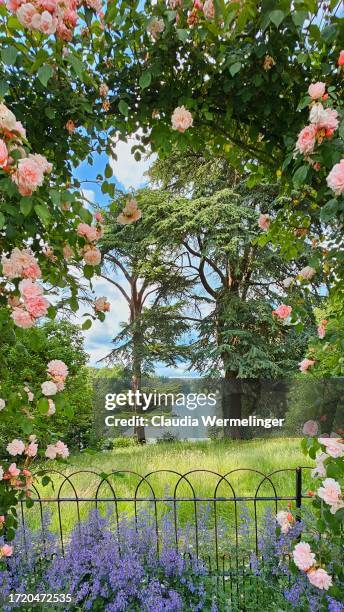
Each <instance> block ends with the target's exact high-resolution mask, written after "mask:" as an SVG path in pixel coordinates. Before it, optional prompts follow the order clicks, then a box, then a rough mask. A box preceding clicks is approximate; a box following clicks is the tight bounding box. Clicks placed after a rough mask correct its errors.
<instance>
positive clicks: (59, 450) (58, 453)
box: [45, 440, 69, 459]
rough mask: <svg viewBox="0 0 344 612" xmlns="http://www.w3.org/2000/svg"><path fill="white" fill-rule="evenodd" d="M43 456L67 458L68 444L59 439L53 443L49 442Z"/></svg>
mask: <svg viewBox="0 0 344 612" xmlns="http://www.w3.org/2000/svg"><path fill="white" fill-rule="evenodd" d="M45 456H46V457H47V459H56V458H59V457H60V458H61V459H67V457H68V456H69V450H68V446H67V445H66V444H64V443H63V442H61V440H58V442H56V443H55V444H49V445H48V446H47V449H46V451H45Z"/></svg>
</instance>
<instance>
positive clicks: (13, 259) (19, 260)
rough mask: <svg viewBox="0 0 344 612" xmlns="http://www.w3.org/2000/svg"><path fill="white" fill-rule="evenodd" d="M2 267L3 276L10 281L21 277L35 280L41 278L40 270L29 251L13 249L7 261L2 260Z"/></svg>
mask: <svg viewBox="0 0 344 612" xmlns="http://www.w3.org/2000/svg"><path fill="white" fill-rule="evenodd" d="M2 266H3V273H4V275H5V276H7V277H8V278H10V279H12V278H17V277H19V276H22V277H23V278H32V279H34V280H36V279H37V278H39V277H40V276H41V269H40V267H39V265H38V263H37V261H36V260H35V258H34V256H33V254H32V253H31V251H30V250H29V249H23V250H22V251H21V250H20V249H18V248H17V247H16V248H14V249H13V251H12V253H11V255H10V258H9V260H8V259H5V258H3V259H2Z"/></svg>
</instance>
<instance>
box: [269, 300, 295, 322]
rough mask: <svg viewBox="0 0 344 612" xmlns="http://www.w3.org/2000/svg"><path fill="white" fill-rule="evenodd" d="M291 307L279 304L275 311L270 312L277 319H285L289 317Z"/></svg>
mask: <svg viewBox="0 0 344 612" xmlns="http://www.w3.org/2000/svg"><path fill="white" fill-rule="evenodd" d="M291 312H292V307H291V306H287V305H286V304H280V305H279V306H278V307H277V308H275V310H273V311H272V314H273V315H276V316H277V317H278V318H279V319H287V318H288V317H290V315H291Z"/></svg>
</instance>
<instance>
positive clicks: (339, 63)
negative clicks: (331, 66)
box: [338, 49, 344, 66]
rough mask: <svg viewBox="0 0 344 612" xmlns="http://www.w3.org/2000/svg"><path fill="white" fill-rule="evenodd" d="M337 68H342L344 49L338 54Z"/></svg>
mask: <svg viewBox="0 0 344 612" xmlns="http://www.w3.org/2000/svg"><path fill="white" fill-rule="evenodd" d="M338 66H344V49H343V50H342V51H341V52H340V54H339V57H338Z"/></svg>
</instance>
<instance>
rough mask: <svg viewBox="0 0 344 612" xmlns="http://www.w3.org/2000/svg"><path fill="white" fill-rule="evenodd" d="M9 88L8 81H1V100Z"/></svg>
mask: <svg viewBox="0 0 344 612" xmlns="http://www.w3.org/2000/svg"><path fill="white" fill-rule="evenodd" d="M8 89H9V86H8V83H6V81H0V98H3V97H4V96H5V95H6V94H7V92H8Z"/></svg>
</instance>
